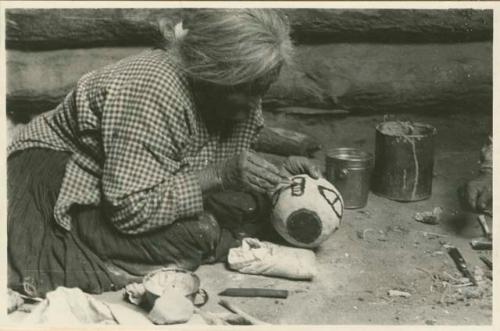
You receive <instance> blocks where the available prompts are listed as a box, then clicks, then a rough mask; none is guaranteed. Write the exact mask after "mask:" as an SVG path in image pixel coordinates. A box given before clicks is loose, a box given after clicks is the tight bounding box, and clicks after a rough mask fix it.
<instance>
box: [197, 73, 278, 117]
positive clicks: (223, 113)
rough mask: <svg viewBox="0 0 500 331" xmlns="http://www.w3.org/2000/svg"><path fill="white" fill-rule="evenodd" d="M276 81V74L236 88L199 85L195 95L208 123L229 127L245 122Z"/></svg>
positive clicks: (206, 84)
mask: <svg viewBox="0 0 500 331" xmlns="http://www.w3.org/2000/svg"><path fill="white" fill-rule="evenodd" d="M278 73H279V71H278ZM276 79H277V73H275V74H274V75H269V76H268V77H265V78H263V79H260V80H257V81H255V82H252V83H248V84H241V85H236V86H222V85H214V84H209V83H202V84H199V85H198V86H197V90H198V91H197V93H196V94H197V95H198V96H199V98H198V99H199V100H198V104H199V107H200V108H201V109H203V113H204V114H205V117H206V118H207V120H209V121H210V122H215V123H219V124H221V125H231V124H234V123H237V122H241V121H245V120H246V119H247V118H248V116H249V115H250V113H251V111H252V110H253V109H255V108H256V107H257V106H258V104H259V102H260V100H261V99H262V97H263V96H264V95H265V94H266V93H267V91H268V90H269V87H270V86H271V84H272V83H273V82H274V81H276Z"/></svg>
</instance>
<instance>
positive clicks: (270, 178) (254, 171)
mask: <svg viewBox="0 0 500 331" xmlns="http://www.w3.org/2000/svg"><path fill="white" fill-rule="evenodd" d="M247 172H248V176H249V178H254V179H255V180H254V182H255V181H257V180H258V181H259V183H262V185H261V186H269V187H275V186H276V185H278V184H279V183H281V182H283V178H282V177H281V176H277V175H275V174H274V173H271V172H269V171H268V170H266V169H264V168H262V167H258V166H256V165H254V164H248V166H247Z"/></svg>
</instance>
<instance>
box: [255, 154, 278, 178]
mask: <svg viewBox="0 0 500 331" xmlns="http://www.w3.org/2000/svg"><path fill="white" fill-rule="evenodd" d="M248 161H250V163H251V164H253V165H254V166H256V167H259V168H262V169H264V170H265V171H267V172H270V173H272V174H274V175H276V176H278V177H281V173H280V170H279V169H278V167H276V166H275V165H274V164H272V163H271V162H269V161H267V160H265V159H264V158H261V157H260V156H258V155H256V154H253V153H249V154H248Z"/></svg>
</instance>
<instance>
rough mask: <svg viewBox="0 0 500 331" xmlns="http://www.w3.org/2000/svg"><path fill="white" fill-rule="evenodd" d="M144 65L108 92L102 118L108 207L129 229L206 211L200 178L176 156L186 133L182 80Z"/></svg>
mask: <svg viewBox="0 0 500 331" xmlns="http://www.w3.org/2000/svg"><path fill="white" fill-rule="evenodd" d="M144 71H145V73H144V75H141V76H140V77H138V78H135V79H133V80H132V83H130V84H125V86H120V87H119V88H118V89H115V90H114V91H112V92H110V93H109V95H108V98H107V100H106V103H105V106H104V111H103V118H102V123H103V124H102V128H103V146H104V154H105V162H104V167H103V178H102V190H103V197H104V201H103V202H104V206H105V211H106V213H107V215H108V217H109V218H110V219H111V222H112V223H113V224H114V225H115V226H116V228H117V229H118V230H120V231H121V232H124V233H129V234H137V233H143V232H147V231H151V230H154V229H157V228H159V227H162V226H165V225H168V224H171V223H173V222H174V221H176V220H178V219H180V218H185V217H190V216H195V215H197V214H199V213H200V212H202V211H203V200H202V193H201V188H200V186H199V183H198V181H197V178H196V176H195V175H194V174H186V173H183V172H181V171H180V170H181V169H180V160H179V158H178V156H177V154H178V153H177V152H178V149H179V148H180V147H181V146H182V144H183V141H185V140H186V137H187V134H188V133H187V132H188V129H187V125H188V124H187V123H186V122H185V117H184V110H185V109H184V107H185V106H184V104H183V103H182V102H180V101H179V99H178V98H179V97H178V96H179V95H182V93H180V89H181V88H182V86H181V85H180V82H178V81H177V80H175V79H174V78H172V77H169V73H168V72H162V71H158V72H156V71H154V70H149V71H148V70H147V69H144Z"/></svg>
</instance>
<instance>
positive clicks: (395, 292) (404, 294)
mask: <svg viewBox="0 0 500 331" xmlns="http://www.w3.org/2000/svg"><path fill="white" fill-rule="evenodd" d="M388 294H389V296H390V297H404V298H409V297H411V294H410V293H408V292H405V291H398V290H389V292H388Z"/></svg>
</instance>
